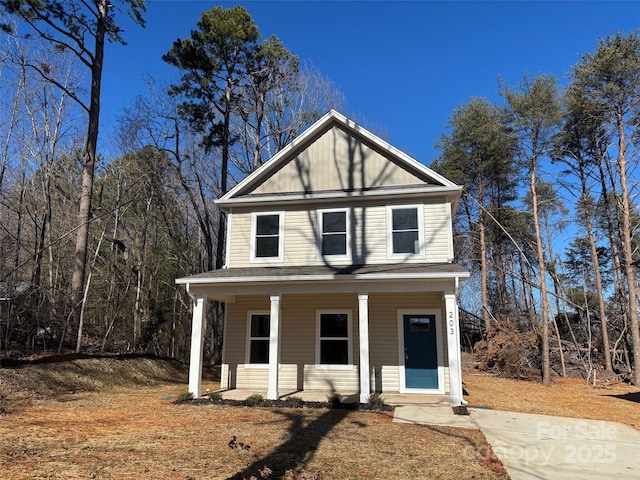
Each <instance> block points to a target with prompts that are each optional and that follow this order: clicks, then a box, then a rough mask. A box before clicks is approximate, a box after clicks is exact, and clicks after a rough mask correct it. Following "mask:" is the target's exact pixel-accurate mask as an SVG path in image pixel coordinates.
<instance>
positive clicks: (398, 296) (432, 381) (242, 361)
mask: <svg viewBox="0 0 640 480" xmlns="http://www.w3.org/2000/svg"><path fill="white" fill-rule="evenodd" d="M467 275H468V274H467V273H466V272H464V271H463V270H462V269H461V268H460V267H458V266H456V265H451V264H438V265H393V266H391V265H384V266H367V267H364V266H361V267H350V268H348V269H344V270H338V269H334V268H330V267H323V268H319V267H313V268H304V267H295V268H281V267H261V268H259V267H255V268H251V269H228V270H218V271H214V272H209V273H208V274H206V275H204V274H203V275H202V276H194V277H189V278H186V279H180V280H178V282H177V283H183V284H185V285H186V287H187V290H188V291H189V293H190V294H191V296H192V298H193V299H194V304H193V324H192V348H191V362H190V375H189V391H190V392H192V393H193V394H194V396H195V397H198V396H199V395H200V393H201V388H200V387H201V368H202V355H203V345H204V332H205V330H206V325H205V319H206V304H207V300H218V301H223V302H225V303H226V309H225V327H224V332H225V333H224V335H225V339H224V348H223V365H222V375H221V377H222V379H221V381H222V384H221V387H222V388H223V389H225V390H226V392H227V393H226V395H228V396H230V397H229V398H236V399H245V398H247V397H248V396H250V395H251V394H252V393H260V394H262V395H263V397H264V398H266V399H269V400H276V399H278V398H282V397H283V396H286V395H291V394H294V395H296V396H300V397H301V398H302V399H303V400H306V399H314V400H321V401H325V400H326V399H327V394H328V393H331V392H336V393H338V394H340V395H341V397H342V398H344V399H346V401H352V402H359V403H367V402H368V401H369V396H370V394H371V393H372V392H383V393H384V395H385V398H386V399H387V401H396V399H397V401H399V402H400V401H406V402H409V401H411V402H412V403H422V401H428V402H429V403H432V402H433V401H434V400H437V399H442V398H445V396H444V394H445V393H448V396H447V398H448V401H449V404H450V405H451V406H458V405H461V404H462V403H463V398H462V376H461V370H460V334H459V328H458V305H457V299H456V292H457V285H458V281H459V279H461V278H466V276H467ZM325 327H326V328H325ZM423 340H424V341H426V342H427V343H424V342H423ZM427 357H428V358H427ZM416 359H418V360H416ZM410 362H412V363H410ZM416 362H421V363H420V364H419V365H418V366H416ZM422 394H429V397H430V398H429V399H428V400H427V396H426V395H422ZM411 397H414V398H413V400H410V399H411Z"/></svg>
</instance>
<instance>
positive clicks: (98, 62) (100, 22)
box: [71, 0, 108, 342]
mask: <svg viewBox="0 0 640 480" xmlns="http://www.w3.org/2000/svg"><path fill="white" fill-rule="evenodd" d="M96 7H97V9H98V15H97V23H96V33H95V39H96V43H95V51H94V58H93V63H92V65H91V94H90V101H89V125H88V129H87V144H86V148H85V151H84V162H83V165H82V191H81V194H80V205H79V208H78V231H77V234H76V247H75V254H74V265H73V275H72V278H71V302H72V304H71V308H72V311H74V312H75V311H78V308H79V307H81V304H82V302H83V301H84V296H83V293H82V292H83V286H84V277H85V272H86V268H87V246H88V242H89V222H90V221H91V197H92V196H93V179H94V174H95V165H96V151H97V148H98V130H99V125H100V88H101V84H102V67H103V61H104V41H105V38H104V37H105V34H106V31H107V8H108V1H107V0H97V1H96ZM75 316H76V315H75V313H74V317H75ZM78 319H79V316H78ZM77 338H78V342H80V339H81V338H82V325H81V324H80V322H79V320H78V335H77Z"/></svg>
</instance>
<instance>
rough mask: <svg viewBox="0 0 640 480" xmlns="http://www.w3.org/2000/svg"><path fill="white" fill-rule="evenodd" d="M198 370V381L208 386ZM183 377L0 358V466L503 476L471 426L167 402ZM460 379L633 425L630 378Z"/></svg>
mask: <svg viewBox="0 0 640 480" xmlns="http://www.w3.org/2000/svg"><path fill="white" fill-rule="evenodd" d="M206 380H207V381H206V383H205V385H204V388H210V389H215V388H217V383H216V382H215V380H214V378H213V377H212V376H211V375H209V376H207V377H206ZM186 381H187V372H186V368H185V366H184V365H180V364H177V363H175V362H169V361H162V360H157V359H156V360H152V359H146V358H123V359H81V360H72V361H64V362H55V363H39V364H27V365H17V366H10V367H5V368H0V393H2V394H4V395H5V396H6V397H7V399H8V401H7V405H8V409H9V413H8V414H5V415H0V477H1V478H3V479H4V478H7V479H17V480H19V479H27V478H29V479H34V478H35V479H44V478H53V479H80V478H83V479H86V478H98V479H125V478H127V479H182V480H186V479H193V480H201V479H242V478H247V479H249V478H251V477H252V476H255V477H257V478H261V477H260V473H259V471H260V470H261V469H263V468H264V467H268V468H269V469H271V470H273V473H271V474H270V475H268V476H267V478H271V479H275V478H284V477H285V476H286V475H285V472H286V471H287V470H293V471H294V472H298V476H297V477H296V478H298V479H301V480H315V479H318V478H322V479H325V480H327V479H415V478H420V479H429V478H433V479H448V478H451V479H454V478H455V479H507V478H508V477H507V476H506V474H504V472H503V471H502V469H501V467H500V465H499V464H498V465H497V464H495V463H489V464H487V463H486V462H485V463H481V462H480V461H478V459H477V458H476V457H474V455H473V452H477V451H480V452H483V453H486V444H485V439H484V437H483V435H482V434H481V433H480V432H478V431H474V430H466V429H455V428H437V427H429V426H417V425H408V424H394V423H392V422H391V414H381V413H369V412H358V411H348V410H328V409H327V410H323V409H307V408H302V409H290V408H249V407H230V406H224V405H213V404H212V405H206V406H194V405H174V404H172V399H171V397H173V396H175V395H177V394H179V393H181V392H184V391H185V389H186ZM464 384H465V390H466V391H467V393H468V395H467V396H466V399H467V400H468V401H469V404H470V405H472V406H482V407H488V408H494V409H500V410H512V411H521V412H528V413H542V414H549V415H563V416H570V417H580V418H593V419H605V420H614V421H619V422H623V423H626V424H628V425H631V426H633V427H635V428H637V429H640V408H638V406H639V405H638V403H640V389H638V388H635V387H631V386H629V385H626V384H618V385H611V386H608V387H606V388H598V389H593V388H590V387H588V386H586V385H585V384H584V382H583V381H581V380H556V382H555V384H554V385H553V386H552V387H549V388H545V387H542V386H541V385H540V384H538V383H535V382H525V381H516V380H506V379H500V378H496V377H494V376H491V375H488V374H486V373H482V372H478V371H475V370H472V369H467V370H465V374H464ZM233 437H235V440H236V441H235V444H234V443H233V442H232V444H231V445H232V446H234V445H235V448H230V446H229V444H230V441H231V440H232V438H233ZM240 444H242V445H244V447H241V446H240ZM263 471H264V470H263ZM301 472H302V473H301ZM286 478H293V476H291V475H290V476H289V477H286Z"/></svg>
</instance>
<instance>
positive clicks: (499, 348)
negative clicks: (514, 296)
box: [473, 320, 540, 378]
mask: <svg viewBox="0 0 640 480" xmlns="http://www.w3.org/2000/svg"><path fill="white" fill-rule="evenodd" d="M486 335H487V340H486V341H484V340H482V341H480V342H477V343H476V344H475V345H474V347H473V351H474V354H475V357H476V360H477V361H478V366H479V368H480V369H482V370H493V371H495V372H497V373H498V374H499V375H501V376H503V377H507V378H523V377H530V376H531V375H532V373H534V372H535V369H536V368H538V367H539V363H540V361H539V357H540V356H539V353H538V343H537V338H536V335H535V334H534V333H533V332H524V333H523V332H520V331H518V329H517V328H516V327H515V325H513V324H512V323H511V322H509V321H504V320H503V321H499V322H496V323H494V324H493V325H492V326H491V327H490V328H489V329H487V332H486Z"/></svg>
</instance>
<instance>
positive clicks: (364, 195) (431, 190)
mask: <svg viewBox="0 0 640 480" xmlns="http://www.w3.org/2000/svg"><path fill="white" fill-rule="evenodd" d="M461 192H462V187H461V186H459V185H453V186H447V187H434V186H424V187H420V188H415V187H414V188H393V189H386V190H383V191H380V190H378V191H367V190H365V191H357V192H334V191H332V192H318V193H312V194H291V195H259V196H258V195H256V196H246V197H239V198H229V199H226V200H225V199H224V198H222V199H220V200H216V201H215V203H216V205H218V206H219V207H220V208H222V209H223V210H224V209H229V208H232V207H241V206H251V205H256V204H265V203H278V204H284V203H305V204H309V203H317V202H325V201H327V200H341V199H344V200H351V201H357V200H362V201H366V200H373V199H385V198H394V199H397V198H416V197H420V198H425V197H437V196H442V195H443V194H444V195H447V196H449V195H453V196H454V198H453V199H452V203H456V200H457V199H458V198H459V196H460V194H461Z"/></svg>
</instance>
